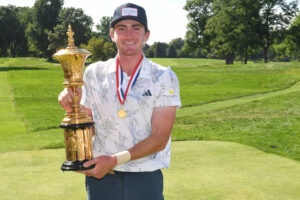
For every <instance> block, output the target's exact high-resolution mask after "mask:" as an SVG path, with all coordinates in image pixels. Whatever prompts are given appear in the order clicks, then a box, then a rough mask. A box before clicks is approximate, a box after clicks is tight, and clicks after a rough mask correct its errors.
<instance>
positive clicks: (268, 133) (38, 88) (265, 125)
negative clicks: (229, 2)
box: [0, 58, 300, 160]
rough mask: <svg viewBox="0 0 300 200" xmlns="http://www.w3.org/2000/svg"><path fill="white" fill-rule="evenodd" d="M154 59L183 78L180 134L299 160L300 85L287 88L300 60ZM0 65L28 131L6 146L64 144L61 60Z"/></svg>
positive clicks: (5, 140)
mask: <svg viewBox="0 0 300 200" xmlns="http://www.w3.org/2000/svg"><path fill="white" fill-rule="evenodd" d="M153 60H154V61H155V62H158V63H160V64H162V65H165V66H172V68H173V70H174V71H175V72H176V73H177V75H178V77H179V80H180V85H181V97H182V104H183V107H184V108H182V109H180V110H179V111H178V114H177V120H176V123H175V126H174V131H173V136H172V137H173V140H223V141H234V142H238V143H242V144H247V145H250V146H254V147H256V148H259V149H261V150H263V151H266V152H272V153H276V154H279V155H283V156H286V157H289V158H292V159H296V160H300V156H299V155H300V152H299V151H300V139H299V136H297V134H296V133H297V132H298V130H299V118H298V117H297V114H298V113H297V110H298V109H299V105H300V104H299V101H298V100H297V99H298V98H299V91H300V87H299V88H298V86H297V87H293V88H294V89H285V88H290V87H292V86H293V85H294V84H295V83H296V82H297V81H299V80H300V63H299V62H290V63H269V64H264V63H253V62H252V63H251V62H250V63H249V64H247V65H242V64H235V65H229V66H228V65H227V66H226V65H224V64H223V61H220V60H209V59H153ZM0 70H1V71H0V73H2V72H5V73H6V74H7V79H8V82H9V87H10V90H11V93H12V94H13V101H14V102H15V110H16V113H17V117H18V118H19V119H21V122H22V123H23V124H24V125H25V128H26V130H27V133H24V132H21V131H19V132H18V131H16V132H15V133H13V134H1V136H0V138H1V140H0V152H3V151H7V150H9V151H13V150H15V151H17V150H31V149H44V148H60V147H63V135H62V130H61V129H57V127H58V125H59V124H60V121H61V119H62V118H63V114H64V111H63V110H62V109H61V108H60V105H59V104H58V102H57V95H58V94H59V92H60V91H61V90H62V89H63V86H62V82H63V72H62V69H61V66H60V65H59V64H55V63H48V62H46V61H45V60H44V59H37V58H0ZM283 91H285V92H283ZM240 97H241V98H240ZM12 112H13V111H12ZM6 129H7V130H8V131H10V130H9V126H7V127H6ZM12 129H14V128H12ZM1 144H3V145H1Z"/></svg>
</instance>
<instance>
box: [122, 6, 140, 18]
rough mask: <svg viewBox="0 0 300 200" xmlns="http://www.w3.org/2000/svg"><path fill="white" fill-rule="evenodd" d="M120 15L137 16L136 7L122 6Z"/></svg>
mask: <svg viewBox="0 0 300 200" xmlns="http://www.w3.org/2000/svg"><path fill="white" fill-rule="evenodd" d="M121 16H134V17H137V16H138V9H137V8H129V7H127V8H122V11H121Z"/></svg>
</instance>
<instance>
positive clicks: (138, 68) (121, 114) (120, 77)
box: [116, 56, 143, 118]
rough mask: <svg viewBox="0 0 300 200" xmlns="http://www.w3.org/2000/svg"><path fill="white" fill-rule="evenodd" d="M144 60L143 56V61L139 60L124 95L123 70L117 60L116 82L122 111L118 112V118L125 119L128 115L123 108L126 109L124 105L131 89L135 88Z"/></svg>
mask: <svg viewBox="0 0 300 200" xmlns="http://www.w3.org/2000/svg"><path fill="white" fill-rule="evenodd" d="M142 60H143V56H142V57H141V59H140V60H139V62H138V64H137V65H136V67H135V68H134V71H133V74H132V75H131V77H130V80H129V82H128V85H127V87H126V90H125V93H124V91H123V88H122V84H123V73H122V69H121V67H120V65H119V59H117V66H116V76H117V81H116V82H117V94H118V99H119V102H120V104H121V109H120V110H119V111H118V116H119V117H120V118H125V117H126V115H127V113H126V111H125V109H124V108H123V107H124V103H125V101H126V98H127V94H128V91H129V89H131V88H132V87H133V86H134V84H135V82H136V81H137V78H138V77H139V75H140V71H141V65H140V64H141V62H142Z"/></svg>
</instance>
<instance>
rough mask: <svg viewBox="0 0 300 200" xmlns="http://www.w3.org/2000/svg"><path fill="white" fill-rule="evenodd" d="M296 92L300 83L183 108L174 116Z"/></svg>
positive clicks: (299, 87) (299, 89)
mask: <svg viewBox="0 0 300 200" xmlns="http://www.w3.org/2000/svg"><path fill="white" fill-rule="evenodd" d="M296 91H300V82H297V83H296V84H294V85H293V86H292V87H290V88H287V89H283V90H278V91H275V92H268V93H263V94H255V95H250V96H245V97H239V98H235V99H229V100H224V101H217V102H212V103H207V104H202V105H199V106H192V107H184V108H181V109H180V110H179V111H178V112H177V114H176V116H178V117H181V116H185V115H190V114H195V113H198V112H205V111H211V110H217V109H221V108H226V107H230V106H235V105H238V104H244V103H249V102H252V101H256V100H262V99H267V98H272V97H275V96H278V95H284V94H288V93H292V92H296Z"/></svg>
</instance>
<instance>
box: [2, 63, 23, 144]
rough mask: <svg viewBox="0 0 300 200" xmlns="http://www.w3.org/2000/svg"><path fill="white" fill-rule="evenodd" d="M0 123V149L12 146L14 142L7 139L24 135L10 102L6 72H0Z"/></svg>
mask: <svg viewBox="0 0 300 200" xmlns="http://www.w3.org/2000/svg"><path fill="white" fill-rule="evenodd" d="M0 69H1V67H0ZM0 121H1V123H0V130H1V132H0V148H1V146H2V147H3V146H7V145H13V143H14V141H12V140H7V138H9V137H12V136H14V135H16V134H19V133H26V130H25V127H24V125H23V123H22V122H21V121H20V119H19V118H18V116H17V115H16V113H15V109H14V107H13V105H12V103H11V101H10V92H9V87H8V83H7V72H5V71H2V72H0Z"/></svg>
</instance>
